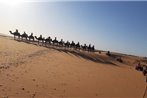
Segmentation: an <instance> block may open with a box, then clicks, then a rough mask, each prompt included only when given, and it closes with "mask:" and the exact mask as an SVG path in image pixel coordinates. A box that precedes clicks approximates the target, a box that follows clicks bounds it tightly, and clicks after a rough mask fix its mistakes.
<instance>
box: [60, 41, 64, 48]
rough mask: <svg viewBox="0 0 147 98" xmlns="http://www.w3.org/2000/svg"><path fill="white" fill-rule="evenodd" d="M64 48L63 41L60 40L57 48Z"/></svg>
mask: <svg viewBox="0 0 147 98" xmlns="http://www.w3.org/2000/svg"><path fill="white" fill-rule="evenodd" d="M63 46H64V41H63V39H61V41H59V47H63Z"/></svg>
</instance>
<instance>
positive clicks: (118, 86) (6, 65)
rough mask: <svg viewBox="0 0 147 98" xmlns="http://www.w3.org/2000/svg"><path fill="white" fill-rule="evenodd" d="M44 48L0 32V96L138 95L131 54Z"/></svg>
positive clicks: (141, 85) (140, 82)
mask: <svg viewBox="0 0 147 98" xmlns="http://www.w3.org/2000/svg"><path fill="white" fill-rule="evenodd" d="M122 58H123V60H124V63H120V62H118V61H116V60H115V59H114V58H112V57H109V56H107V55H105V52H102V53H101V54H99V53H97V52H96V53H88V52H84V51H77V50H64V49H59V48H55V49H54V48H46V47H42V46H39V45H34V44H29V43H25V42H21V41H16V40H13V38H11V37H5V36H0V98H142V97H143V94H144V91H145V89H146V85H147V84H146V82H145V77H144V76H143V74H142V73H141V72H139V71H136V70H135V68H134V65H135V64H136V62H137V61H136V60H138V59H140V58H139V57H135V56H128V55H125V56H123V57H122Z"/></svg>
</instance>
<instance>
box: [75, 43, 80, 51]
mask: <svg viewBox="0 0 147 98" xmlns="http://www.w3.org/2000/svg"><path fill="white" fill-rule="evenodd" d="M75 48H76V49H79V50H80V43H79V42H78V43H77V44H76V45H75Z"/></svg>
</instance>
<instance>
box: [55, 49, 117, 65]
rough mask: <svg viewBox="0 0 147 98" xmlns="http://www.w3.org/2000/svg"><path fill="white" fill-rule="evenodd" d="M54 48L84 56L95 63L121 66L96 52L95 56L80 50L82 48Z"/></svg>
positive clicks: (73, 54) (79, 56) (80, 56)
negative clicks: (102, 57)
mask: <svg viewBox="0 0 147 98" xmlns="http://www.w3.org/2000/svg"><path fill="white" fill-rule="evenodd" d="M53 49H55V50H57V51H59V52H63V53H66V54H68V55H70V56H76V57H78V58H83V59H86V60H88V61H92V62H95V63H103V64H109V65H113V66H116V67H120V66H119V65H117V64H115V63H113V62H111V61H107V60H104V59H101V58H100V57H98V56H96V54H95V56H92V55H90V54H94V53H89V52H85V51H80V50H69V49H57V48H53Z"/></svg>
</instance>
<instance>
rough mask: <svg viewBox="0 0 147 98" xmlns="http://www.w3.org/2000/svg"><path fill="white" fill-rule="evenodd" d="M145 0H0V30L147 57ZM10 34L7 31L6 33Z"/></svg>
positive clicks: (1, 31)
mask: <svg viewBox="0 0 147 98" xmlns="http://www.w3.org/2000/svg"><path fill="white" fill-rule="evenodd" d="M146 9H147V2H146V1H144V2H143V1H142V2H139V1H138V2H129V1H125V2H118V1H115V2H114V1H111V2H110V1H109V2H108V1H105V2H102V1H97V2H96V1H94V2H90V1H89V2H41V0H40V2H23V3H20V4H7V3H2V2H0V13H1V15H0V20H1V22H0V25H1V29H0V33H4V34H9V30H12V31H15V29H18V30H19V32H20V33H23V32H24V31H25V32H26V33H28V34H30V33H31V32H33V33H34V35H37V36H39V35H40V34H42V35H43V36H44V37H48V36H51V37H52V38H54V37H55V36H56V37H57V39H58V40H60V39H61V38H63V39H64V40H65V41H67V40H69V41H72V40H74V41H75V42H78V41H79V42H80V43H81V44H84V43H87V44H92V45H95V47H96V49H98V50H106V51H108V50H110V51H114V52H120V53H125V54H132V55H138V56H147V52H146V50H147V46H146V44H147V41H146V39H147V13H146ZM9 35H10V34H9Z"/></svg>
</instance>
